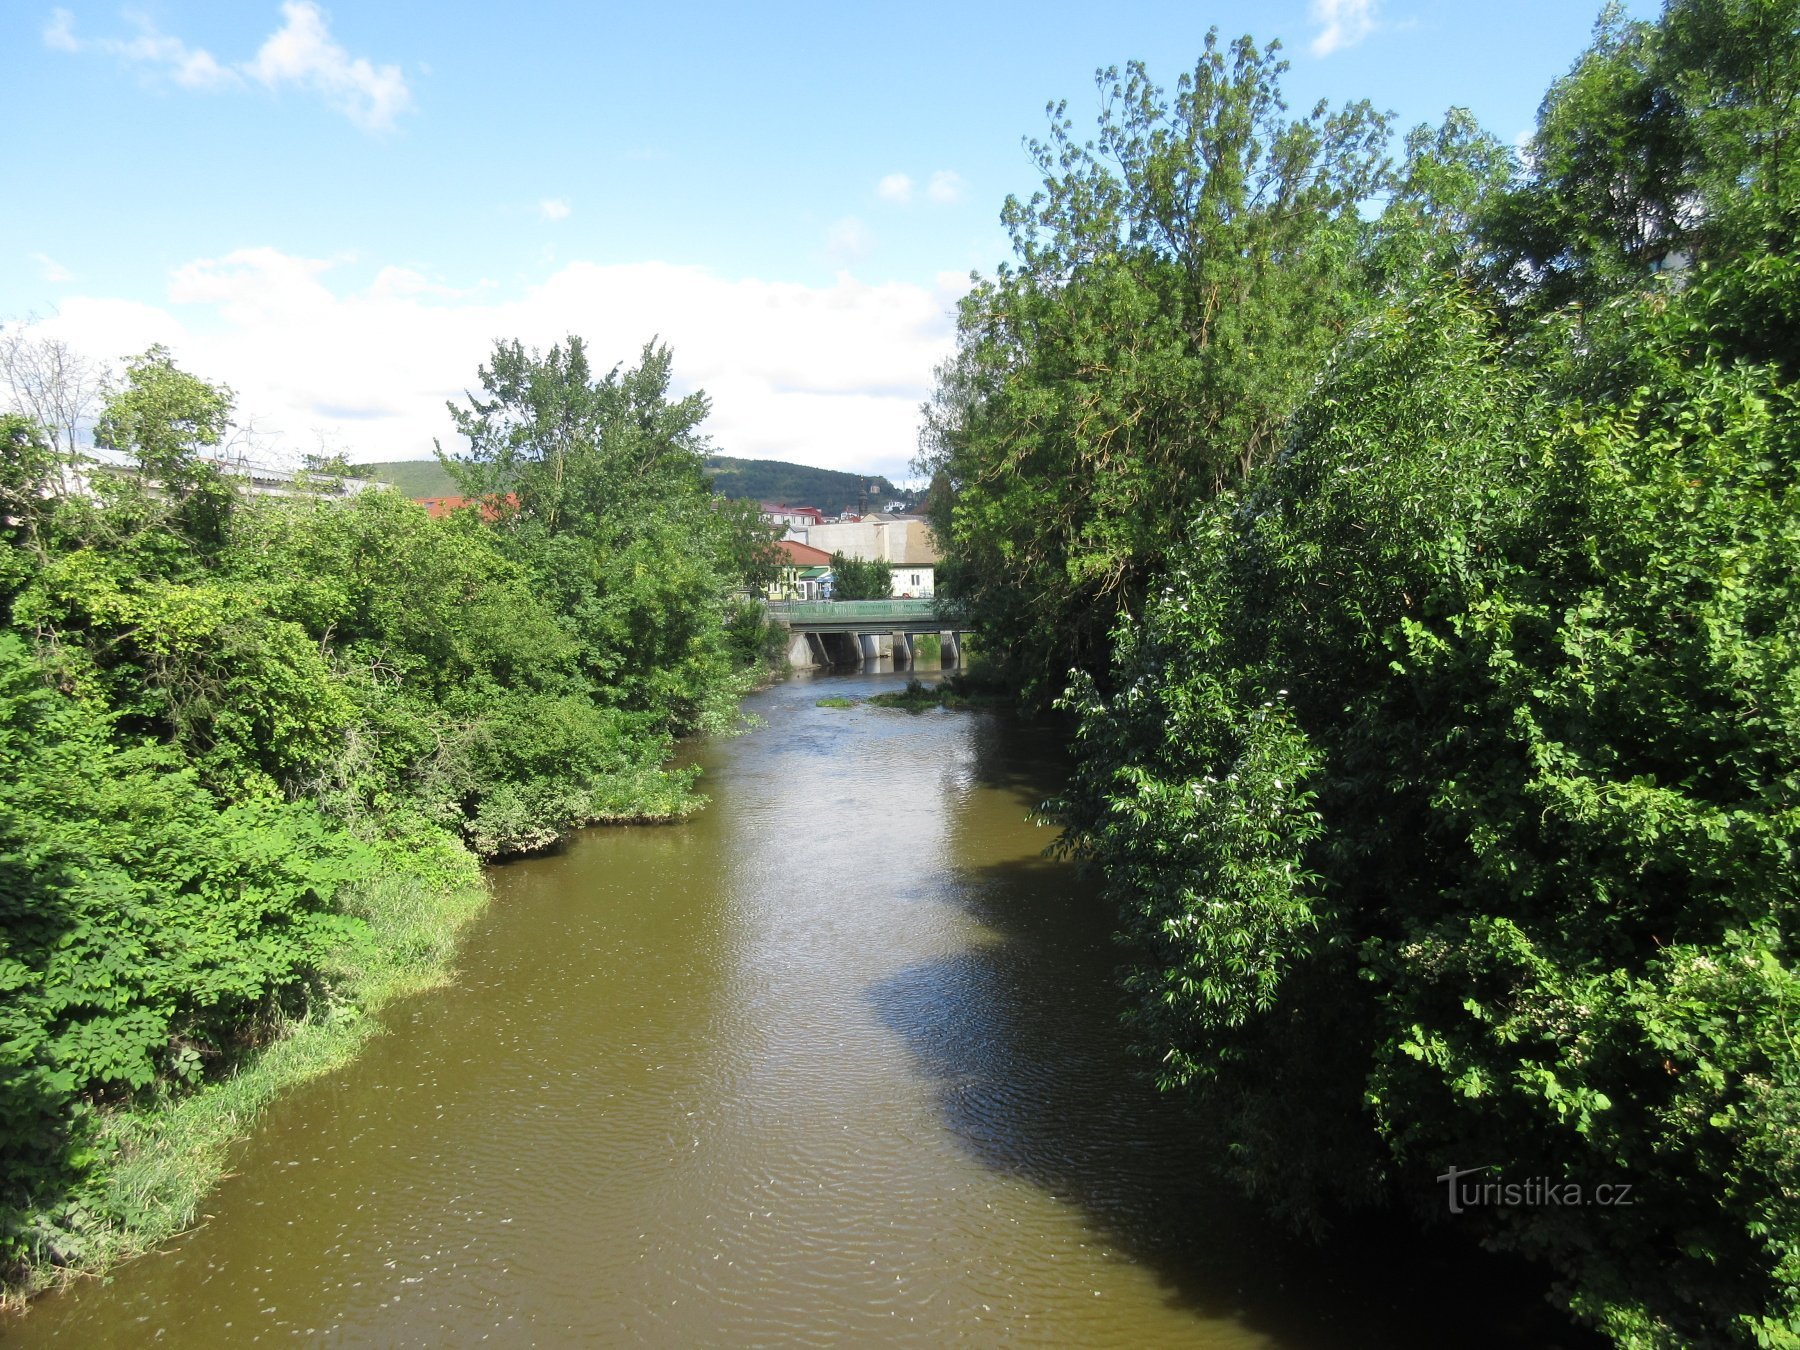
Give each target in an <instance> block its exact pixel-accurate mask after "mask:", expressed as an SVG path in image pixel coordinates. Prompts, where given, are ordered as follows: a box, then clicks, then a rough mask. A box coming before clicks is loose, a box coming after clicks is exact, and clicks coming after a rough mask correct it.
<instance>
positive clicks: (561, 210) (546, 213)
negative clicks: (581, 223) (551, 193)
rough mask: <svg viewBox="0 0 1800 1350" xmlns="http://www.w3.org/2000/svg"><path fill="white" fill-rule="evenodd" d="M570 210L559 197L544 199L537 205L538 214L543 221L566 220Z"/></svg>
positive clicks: (566, 203)
mask: <svg viewBox="0 0 1800 1350" xmlns="http://www.w3.org/2000/svg"><path fill="white" fill-rule="evenodd" d="M570 209H571V208H570V206H569V204H568V202H566V201H564V200H563V199H562V198H561V197H546V198H544V200H543V201H541V202H539V203H538V214H539V215H541V216H542V217H543V218H544V219H545V220H567V219H568V218H569V211H570Z"/></svg>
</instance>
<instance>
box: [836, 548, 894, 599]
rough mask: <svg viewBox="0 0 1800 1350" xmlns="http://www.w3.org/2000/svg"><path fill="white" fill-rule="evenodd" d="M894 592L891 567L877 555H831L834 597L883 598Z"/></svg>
mask: <svg viewBox="0 0 1800 1350" xmlns="http://www.w3.org/2000/svg"><path fill="white" fill-rule="evenodd" d="M893 593H894V569H893V568H892V567H891V566H890V565H889V564H887V563H885V562H882V561H881V560H880V559H879V558H851V557H848V556H846V555H845V554H842V553H834V554H832V555H831V598H832V599H833V600H886V599H887V598H888V597H889V596H890V595H892V594H893Z"/></svg>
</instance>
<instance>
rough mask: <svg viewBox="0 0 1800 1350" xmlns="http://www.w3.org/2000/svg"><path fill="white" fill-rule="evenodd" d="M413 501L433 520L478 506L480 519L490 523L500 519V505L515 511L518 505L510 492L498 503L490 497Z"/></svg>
mask: <svg viewBox="0 0 1800 1350" xmlns="http://www.w3.org/2000/svg"><path fill="white" fill-rule="evenodd" d="M413 500H414V501H415V502H417V503H418V504H419V505H420V506H422V507H424V508H425V514H426V515H428V516H430V517H431V518H432V519H433V520H442V519H443V518H444V517H445V516H447V515H449V514H450V513H451V512H453V511H460V510H462V509H463V507H465V506H479V507H480V508H481V518H482V519H483V520H485V521H488V522H490V523H491V522H493V521H495V520H498V519H499V518H500V508H501V505H502V504H504V505H506V506H507V507H510V508H512V509H514V510H517V509H518V505H519V498H518V496H517V495H516V494H514V493H511V492H509V493H507V494H506V496H504V497H502V498H500V500H499V501H495V500H494V499H493V498H491V497H489V498H485V499H484V498H480V497H414V498H413Z"/></svg>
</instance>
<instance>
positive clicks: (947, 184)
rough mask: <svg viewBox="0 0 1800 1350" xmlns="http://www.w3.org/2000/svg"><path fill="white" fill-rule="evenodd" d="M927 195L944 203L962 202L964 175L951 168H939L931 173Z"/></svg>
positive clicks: (935, 200) (926, 190)
mask: <svg viewBox="0 0 1800 1350" xmlns="http://www.w3.org/2000/svg"><path fill="white" fill-rule="evenodd" d="M925 195H926V196H927V197H929V198H931V200H932V201H934V202H939V203H942V204H944V205H949V204H950V203H952V202H960V201H961V200H962V195H963V180H962V175H961V174H958V173H956V172H954V171H953V170H950V169H939V170H938V171H937V172H936V173H934V174H932V175H931V185H930V186H929V187H927V188H926V189H925Z"/></svg>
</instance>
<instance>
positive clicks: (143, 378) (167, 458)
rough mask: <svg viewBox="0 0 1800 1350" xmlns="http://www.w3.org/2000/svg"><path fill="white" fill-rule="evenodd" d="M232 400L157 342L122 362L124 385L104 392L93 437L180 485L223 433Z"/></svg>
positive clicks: (227, 426)
mask: <svg viewBox="0 0 1800 1350" xmlns="http://www.w3.org/2000/svg"><path fill="white" fill-rule="evenodd" d="M236 402H237V396H236V395H235V394H233V393H232V391H231V390H230V389H229V388H227V387H226V386H225V385H222V384H208V383H207V382H206V381H205V380H202V379H200V378H199V377H198V376H195V375H190V374H188V373H187V372H186V371H184V370H182V369H181V368H180V367H178V366H177V365H176V364H175V361H174V358H173V357H172V356H171V355H170V353H169V349H168V348H167V347H164V346H162V345H160V344H158V345H157V346H154V347H151V348H149V349H148V350H146V351H145V352H144V353H143V354H142V355H140V356H134V357H133V358H131V360H129V361H127V362H126V363H125V384H124V387H123V388H120V389H117V390H115V391H113V392H112V393H111V394H109V395H108V396H107V399H106V403H105V406H104V407H103V408H102V410H101V413H100V420H99V422H98V423H97V424H96V425H95V427H94V443H95V444H96V445H99V446H102V447H104V448H106V449H109V450H124V451H127V452H128V453H130V454H132V455H134V456H135V457H136V458H137V462H138V467H139V469H140V470H141V471H142V472H143V473H144V475H145V477H147V478H149V479H151V480H153V481H156V482H160V483H163V484H165V485H169V486H177V485H185V484H187V483H188V482H190V480H191V479H192V476H193V474H194V471H195V461H196V460H197V459H198V457H199V456H200V454H201V453H202V452H203V451H206V450H211V449H213V448H215V447H216V446H218V445H219V443H220V442H221V441H223V440H224V439H225V433H226V432H227V431H229V430H230V429H231V425H232V421H231V414H232V409H233V407H234V406H235V405H236Z"/></svg>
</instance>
